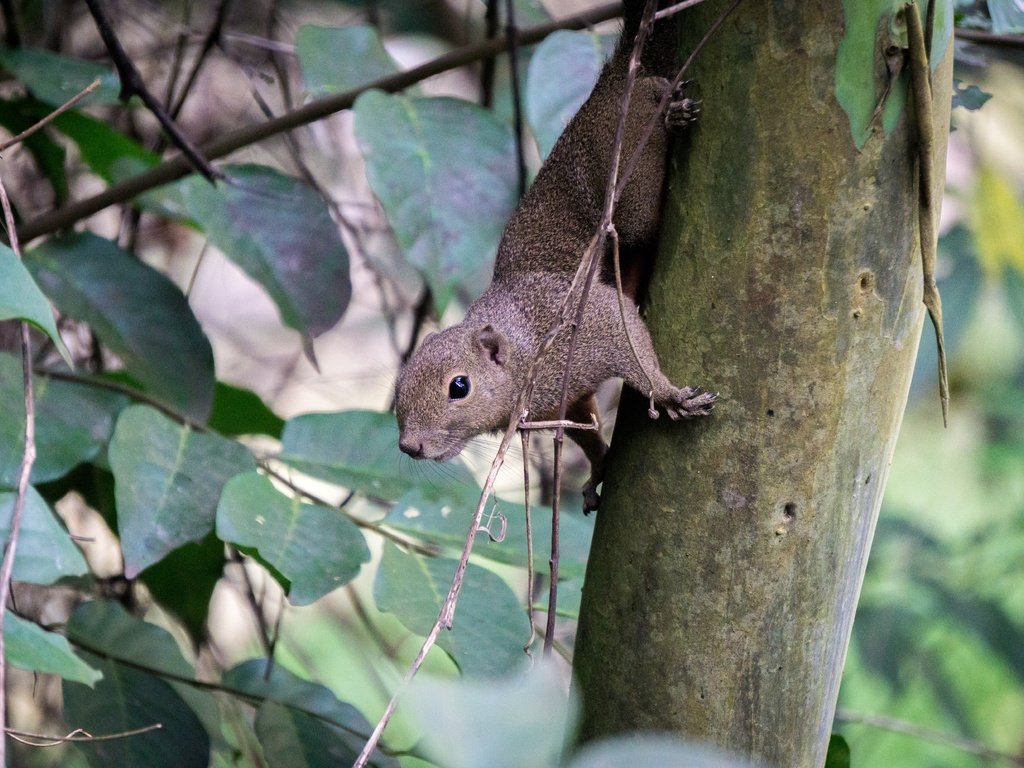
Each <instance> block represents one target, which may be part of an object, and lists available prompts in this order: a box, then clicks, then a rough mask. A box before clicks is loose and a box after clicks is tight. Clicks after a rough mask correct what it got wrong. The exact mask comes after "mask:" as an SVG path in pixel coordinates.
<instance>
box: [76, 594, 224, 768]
mask: <svg viewBox="0 0 1024 768" xmlns="http://www.w3.org/2000/svg"><path fill="white" fill-rule="evenodd" d="M68 637H69V638H70V639H71V640H72V642H74V643H76V644H78V645H80V646H82V647H84V648H88V649H89V650H90V652H83V654H82V655H83V657H84V658H85V659H86V660H88V662H89V663H90V664H91V665H92V666H94V667H96V668H97V669H98V670H99V671H100V672H102V673H103V679H102V681H100V682H99V683H98V684H97V685H96V686H95V689H94V690H89V689H87V688H85V687H84V686H81V685H78V684H75V683H69V682H67V681H66V682H65V686H63V694H65V718H66V719H67V721H68V722H69V723H72V724H74V726H75V727H79V728H85V729H86V730H87V731H89V732H90V733H92V734H94V735H101V734H113V733H121V732H124V731H128V730H132V729H135V728H142V727H145V726H148V725H153V724H154V723H160V724H161V726H162V727H161V728H160V729H159V730H155V731H148V732H146V733H142V734H138V735H134V736H132V737H130V738H119V739H113V740H110V741H94V742H89V743H88V744H86V745H85V749H83V752H84V754H85V755H86V757H87V758H88V760H89V764H90V765H92V766H96V767H97V768H98V767H99V766H104V767H105V766H113V765H140V766H141V765H144V766H147V768H148V766H155V767H156V768H163V767H164V766H166V768H177V767H178V766H181V767H182V768H184V767H185V766H196V767H197V768H200V767H202V768H206V765H207V761H208V760H209V751H210V739H209V735H208V734H207V731H206V729H204V727H203V725H202V723H201V722H200V720H199V719H198V717H197V715H196V713H195V712H194V710H193V709H191V708H190V707H189V706H187V705H186V703H185V700H184V699H183V698H182V696H181V695H180V694H179V692H178V691H176V690H175V688H174V687H173V686H172V685H171V684H170V683H168V682H166V681H164V680H162V679H160V678H159V677H157V674H160V673H163V674H167V675H172V676H176V677H183V678H189V679H190V678H193V677H194V675H195V673H194V670H193V668H191V666H190V665H189V664H188V663H187V662H186V660H185V659H184V657H183V656H182V655H181V651H180V650H179V649H178V647H177V644H176V643H175V642H174V638H172V637H171V636H170V634H168V633H167V631H166V630H163V629H161V628H160V627H157V626H155V625H152V624H147V623H145V622H142V621H141V620H139V618H135V617H134V616H131V615H129V614H128V613H127V611H125V609H124V608H122V607H121V606H120V605H118V604H117V603H113V602H103V601H94V602H88V603H84V604H82V605H80V606H79V607H78V609H76V611H75V612H74V613H73V614H72V617H71V620H70V621H69V622H68ZM93 652H94V653H95V654H102V656H104V657H101V656H100V655H95V654H94V653H93ZM122 662H130V663H131V664H130V665H126V664H123V663H122ZM137 666H141V667H142V668H144V669H147V670H152V671H154V673H156V674H150V673H147V672H142V671H141V670H139V669H137V668H136V667H137ZM182 688H184V686H182ZM206 697H207V698H209V695H208V694H207V696H206Z"/></svg>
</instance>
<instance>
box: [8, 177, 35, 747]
mask: <svg viewBox="0 0 1024 768" xmlns="http://www.w3.org/2000/svg"><path fill="white" fill-rule="evenodd" d="M0 204H2V206H3V213H4V222H5V224H6V226H7V231H8V233H10V238H11V250H13V251H14V253H15V255H16V256H17V257H18V258H19V259H20V258H21V247H20V246H19V245H18V235H17V232H15V229H14V212H13V211H12V210H11V201H10V200H9V199H8V198H7V189H6V188H5V187H4V185H3V181H2V180H0ZM19 325H20V330H21V371H22V387H23V389H24V392H25V447H24V449H23V452H22V456H21V470H20V471H19V473H18V489H17V492H16V494H15V497H14V506H13V508H12V509H11V522H10V528H9V529H8V533H7V542H6V543H5V544H4V557H3V563H2V565H0V730H3V729H4V728H5V727H6V725H7V696H6V695H5V694H4V691H6V690H7V688H6V682H7V655H6V650H5V637H4V618H5V617H6V615H7V599H8V597H9V596H10V591H11V574H12V573H13V572H14V558H15V554H16V552H17V550H18V535H19V534H20V533H21V518H22V516H23V514H24V511H25V497H26V496H27V494H28V482H29V477H30V476H31V474H32V465H33V464H34V463H35V460H36V407H35V395H34V392H33V382H32V337H31V335H30V334H29V325H28V323H26V322H24V321H23V322H21V323H20V324H19ZM6 760H7V758H6V745H5V743H4V740H3V739H0V765H7V762H6Z"/></svg>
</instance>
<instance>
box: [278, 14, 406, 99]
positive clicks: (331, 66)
mask: <svg viewBox="0 0 1024 768" xmlns="http://www.w3.org/2000/svg"><path fill="white" fill-rule="evenodd" d="M295 53H296V55H297V56H298V57H299V66H300V67H301V69H302V82H303V84H304V85H305V88H306V92H307V93H308V94H309V95H310V96H313V97H320V96H326V95H328V94H332V93H344V92H345V91H350V90H353V89H354V88H358V87H359V86H361V85H365V84H366V83H370V82H373V81H374V80H379V79H380V78H382V77H386V76H387V75H391V74H394V73H395V72H397V71H398V65H396V64H395V62H394V60H393V59H392V58H391V57H390V56H389V55H388V52H387V51H385V50H384V46H383V45H382V44H381V41H380V35H379V34H378V33H377V30H376V29H375V28H374V27H371V26H369V25H365V24H356V25H353V26H350V27H317V26H313V25H310V24H307V25H304V26H301V27H299V31H298V32H296V33H295Z"/></svg>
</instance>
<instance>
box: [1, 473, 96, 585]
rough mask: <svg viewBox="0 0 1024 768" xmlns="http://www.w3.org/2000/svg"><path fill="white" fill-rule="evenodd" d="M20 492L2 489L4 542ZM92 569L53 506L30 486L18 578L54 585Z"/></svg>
mask: <svg viewBox="0 0 1024 768" xmlns="http://www.w3.org/2000/svg"><path fill="white" fill-rule="evenodd" d="M16 495H17V494H15V493H13V492H2V491H0V541H7V536H8V534H9V533H10V530H11V515H12V514H13V512H14V501H15V497H16ZM88 571H89V568H88V566H87V565H86V563H85V558H84V557H82V553H81V552H79V551H78V547H76V546H75V544H74V542H73V541H71V537H70V536H68V533H67V531H65V530H64V528H63V527H62V526H61V524H60V523H59V522H57V518H56V516H55V515H54V514H53V512H51V511H50V507H49V506H48V505H47V504H46V502H45V501H43V499H42V497H41V496H40V495H39V493H38V492H37V491H36V489H35V488H33V487H31V486H29V488H28V493H27V495H26V496H25V507H24V509H23V510H22V517H21V531H20V534H19V536H18V549H17V553H16V556H15V559H14V575H13V579H14V580H15V581H28V582H31V583H33V584H53V583H54V582H55V581H57V580H58V579H61V578H63V577H64V576H81V575H83V574H85V573H88Z"/></svg>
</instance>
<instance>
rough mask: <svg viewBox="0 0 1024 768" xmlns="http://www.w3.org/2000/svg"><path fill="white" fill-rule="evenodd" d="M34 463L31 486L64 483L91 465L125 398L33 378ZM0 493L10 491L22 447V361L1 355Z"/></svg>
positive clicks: (15, 481)
mask: <svg viewBox="0 0 1024 768" xmlns="http://www.w3.org/2000/svg"><path fill="white" fill-rule="evenodd" d="M33 390H34V394H35V406H36V461H35V463H34V464H33V465H32V482H34V483H43V482H47V481H50V480H54V479H56V478H58V477H62V476H64V475H66V474H67V473H68V472H70V471H71V470H72V469H74V468H75V467H76V466H77V465H78V464H81V463H82V462H85V461H90V460H91V459H93V458H94V457H95V456H96V454H97V453H99V451H100V450H101V449H102V448H103V446H105V445H106V444H107V441H108V440H109V439H110V435H111V433H112V432H113V431H114V420H115V419H116V418H117V414H118V412H119V411H120V410H121V409H122V408H124V406H125V405H127V403H128V398H126V397H125V396H124V395H119V394H116V393H113V392H108V391H105V390H102V389H96V388H91V387H89V386H88V385H85V384H76V383H71V382H66V381H58V380H57V379H51V378H48V377H46V376H36V377H35V378H34V382H33ZM0 402H2V403H5V404H6V407H4V408H0V487H8V488H13V487H15V486H16V485H17V482H18V473H19V472H20V469H21V456H22V449H23V447H24V445H25V399H24V390H23V388H22V380H21V361H20V360H19V359H17V358H16V357H14V356H13V355H8V354H3V353H0Z"/></svg>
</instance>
